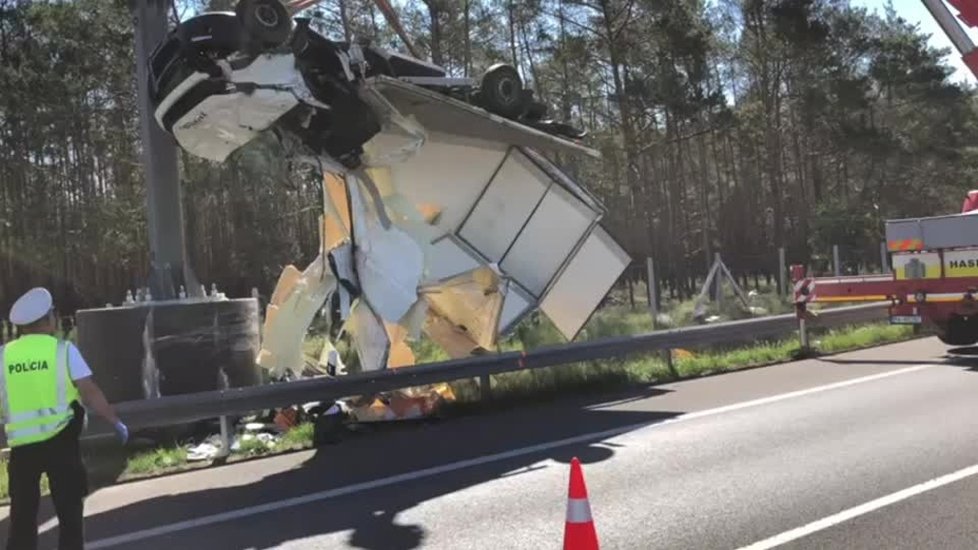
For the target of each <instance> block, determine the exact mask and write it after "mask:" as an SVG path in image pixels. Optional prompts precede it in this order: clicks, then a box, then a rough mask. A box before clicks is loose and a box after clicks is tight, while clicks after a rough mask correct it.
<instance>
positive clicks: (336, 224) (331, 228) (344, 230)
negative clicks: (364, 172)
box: [323, 172, 353, 250]
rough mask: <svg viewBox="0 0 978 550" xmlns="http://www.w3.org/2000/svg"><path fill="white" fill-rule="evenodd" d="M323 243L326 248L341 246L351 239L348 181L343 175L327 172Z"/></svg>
mask: <svg viewBox="0 0 978 550" xmlns="http://www.w3.org/2000/svg"><path fill="white" fill-rule="evenodd" d="M323 204H324V205H325V208H324V212H323V235H324V238H323V245H324V246H325V248H326V250H331V249H333V248H334V247H336V246H339V245H340V243H342V242H343V241H347V240H349V239H350V230H351V228H352V227H353V226H352V223H351V222H350V201H349V197H348V196H347V193H346V182H345V181H344V180H343V178H342V177H340V176H338V175H336V174H333V173H331V172H326V173H324V174H323Z"/></svg>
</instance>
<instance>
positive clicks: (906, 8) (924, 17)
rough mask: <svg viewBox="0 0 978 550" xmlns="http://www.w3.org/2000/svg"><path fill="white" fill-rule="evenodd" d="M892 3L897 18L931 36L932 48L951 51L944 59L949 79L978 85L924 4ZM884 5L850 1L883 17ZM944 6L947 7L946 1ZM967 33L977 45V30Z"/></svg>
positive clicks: (912, 0) (911, 0)
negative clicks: (952, 73) (948, 67)
mask: <svg viewBox="0 0 978 550" xmlns="http://www.w3.org/2000/svg"><path fill="white" fill-rule="evenodd" d="M892 1H893V7H894V9H895V10H896V12H897V14H898V15H899V16H901V17H903V18H904V19H906V20H907V21H908V22H910V23H911V24H913V23H917V24H919V25H920V30H921V31H923V32H924V33H926V34H929V35H931V38H930V41H931V44H932V45H933V46H934V47H937V48H948V49H950V50H951V54H950V55H948V56H947V58H946V59H947V61H948V63H949V64H950V65H951V66H952V67H954V69H955V73H954V75H953V76H952V77H951V78H952V79H953V80H956V81H965V82H970V83H971V84H972V85H974V84H978V78H975V76H974V75H973V74H972V73H971V71H970V70H968V68H967V67H965V65H964V63H963V62H962V61H961V56H960V55H959V54H958V51H957V50H956V49H954V45H953V44H952V43H951V41H950V40H949V39H948V38H947V36H945V34H944V31H942V30H941V27H940V26H939V25H938V24H937V22H936V21H934V18H933V17H931V15H930V12H929V11H927V7H926V6H924V3H923V2H921V0H892ZM886 4H887V0H852V5H854V6H862V7H865V8H869V10H870V11H872V10H874V9H875V10H878V11H879V13H880V15H883V12H884V10H885V8H886ZM945 5H948V4H947V2H946V1H945ZM948 9H950V10H951V13H952V14H954V15H957V14H958V12H957V11H956V10H955V9H954V8H952V7H950V6H949V5H948ZM962 26H963V25H962ZM967 31H968V34H969V35H970V36H971V40H972V41H974V42H975V43H978V30H976V29H972V28H969V29H967Z"/></svg>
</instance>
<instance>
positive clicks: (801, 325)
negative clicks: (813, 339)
mask: <svg viewBox="0 0 978 550" xmlns="http://www.w3.org/2000/svg"><path fill="white" fill-rule="evenodd" d="M798 340H799V341H800V342H801V352H802V353H803V354H808V353H809V352H810V351H811V346H810V345H809V342H808V326H807V323H806V322H805V317H804V316H802V317H800V318H799V319H798Z"/></svg>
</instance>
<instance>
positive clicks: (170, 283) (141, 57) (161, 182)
mask: <svg viewBox="0 0 978 550" xmlns="http://www.w3.org/2000/svg"><path fill="white" fill-rule="evenodd" d="M129 7H130V10H131V13H132V19H133V21H132V22H133V28H134V29H135V46H136V47H135V54H136V55H135V57H136V93H137V102H138V105H139V122H140V136H141V138H142V161H143V172H144V173H145V177H146V202H147V204H146V207H147V222H148V226H149V260H150V281H149V287H150V289H151V291H152V294H153V297H154V298H157V299H162V300H171V299H175V298H176V297H177V289H179V287H180V286H181V285H183V286H185V287H186V289H187V294H188V295H191V296H197V295H199V294H200V284H198V283H197V280H196V277H195V276H194V274H193V271H192V269H191V268H190V264H189V262H188V261H187V244H186V239H185V237H184V227H183V204H182V202H181V192H180V176H179V173H178V171H177V149H176V146H175V145H174V143H173V140H172V139H171V138H170V136H168V135H167V134H166V133H165V132H164V131H163V129H162V128H160V127H159V125H158V124H157V123H156V121H155V119H154V116H153V106H152V102H151V100H150V90H149V68H148V67H149V56H150V54H151V53H152V52H153V49H154V48H156V46H157V45H158V44H159V43H160V41H162V40H163V38H164V37H166V33H167V14H168V13H169V7H170V3H169V0H130V1H129Z"/></svg>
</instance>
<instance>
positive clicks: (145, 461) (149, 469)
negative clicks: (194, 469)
mask: <svg viewBox="0 0 978 550" xmlns="http://www.w3.org/2000/svg"><path fill="white" fill-rule="evenodd" d="M186 463H187V452H186V450H184V449H183V448H181V447H177V446H174V447H160V448H157V449H152V450H149V451H140V452H137V453H135V454H133V455H132V456H130V457H129V459H128V460H127V461H126V469H125V471H124V472H123V475H127V474H128V475H145V474H151V473H155V472H160V471H167V470H172V469H177V468H180V467H182V466H183V465H185V464H186Z"/></svg>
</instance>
